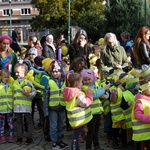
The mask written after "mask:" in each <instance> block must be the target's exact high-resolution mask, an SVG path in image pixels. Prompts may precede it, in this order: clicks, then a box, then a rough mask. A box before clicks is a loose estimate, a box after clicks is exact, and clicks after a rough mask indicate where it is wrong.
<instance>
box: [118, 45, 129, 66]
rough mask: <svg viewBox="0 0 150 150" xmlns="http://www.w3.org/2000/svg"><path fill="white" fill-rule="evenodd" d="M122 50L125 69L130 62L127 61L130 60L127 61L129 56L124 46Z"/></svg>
mask: <svg viewBox="0 0 150 150" xmlns="http://www.w3.org/2000/svg"><path fill="white" fill-rule="evenodd" d="M120 48H121V50H122V67H123V68H124V67H126V66H128V61H127V60H128V59H127V54H126V52H125V49H124V48H123V47H122V46H120Z"/></svg>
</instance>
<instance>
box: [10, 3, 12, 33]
mask: <svg viewBox="0 0 150 150" xmlns="http://www.w3.org/2000/svg"><path fill="white" fill-rule="evenodd" d="M9 21H10V22H9V23H10V28H9V34H10V36H11V33H12V12H11V0H9Z"/></svg>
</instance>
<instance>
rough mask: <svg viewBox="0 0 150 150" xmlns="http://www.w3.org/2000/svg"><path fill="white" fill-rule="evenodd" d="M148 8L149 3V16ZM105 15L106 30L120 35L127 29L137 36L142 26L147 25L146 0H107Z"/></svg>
mask: <svg viewBox="0 0 150 150" xmlns="http://www.w3.org/2000/svg"><path fill="white" fill-rule="evenodd" d="M148 8H149V6H148V3H147V9H146V12H147V14H146V15H147V16H148V14H149V12H148ZM104 15H105V22H104V24H105V27H106V28H105V31H106V32H113V33H115V34H116V35H117V36H118V37H120V36H119V35H120V33H121V32H123V31H125V30H127V31H129V32H130V33H131V34H132V35H133V36H135V35H136V33H137V31H138V29H139V28H140V27H141V26H144V25H147V24H145V3H144V0H107V3H106V5H105V9H104Z"/></svg>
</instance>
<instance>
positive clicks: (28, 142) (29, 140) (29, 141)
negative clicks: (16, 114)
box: [25, 138, 33, 145]
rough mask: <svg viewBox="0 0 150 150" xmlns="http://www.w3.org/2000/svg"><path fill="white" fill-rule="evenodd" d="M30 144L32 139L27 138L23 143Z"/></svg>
mask: <svg viewBox="0 0 150 150" xmlns="http://www.w3.org/2000/svg"><path fill="white" fill-rule="evenodd" d="M31 143H33V139H32V138H27V140H26V141H25V144H26V145H29V144H31Z"/></svg>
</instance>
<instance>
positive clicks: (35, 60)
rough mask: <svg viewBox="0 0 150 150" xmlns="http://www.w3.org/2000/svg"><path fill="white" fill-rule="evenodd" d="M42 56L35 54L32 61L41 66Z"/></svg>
mask: <svg viewBox="0 0 150 150" xmlns="http://www.w3.org/2000/svg"><path fill="white" fill-rule="evenodd" d="M43 59H44V57H43V56H36V57H35V58H34V63H35V64H36V65H37V66H39V67H42V61H43Z"/></svg>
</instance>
